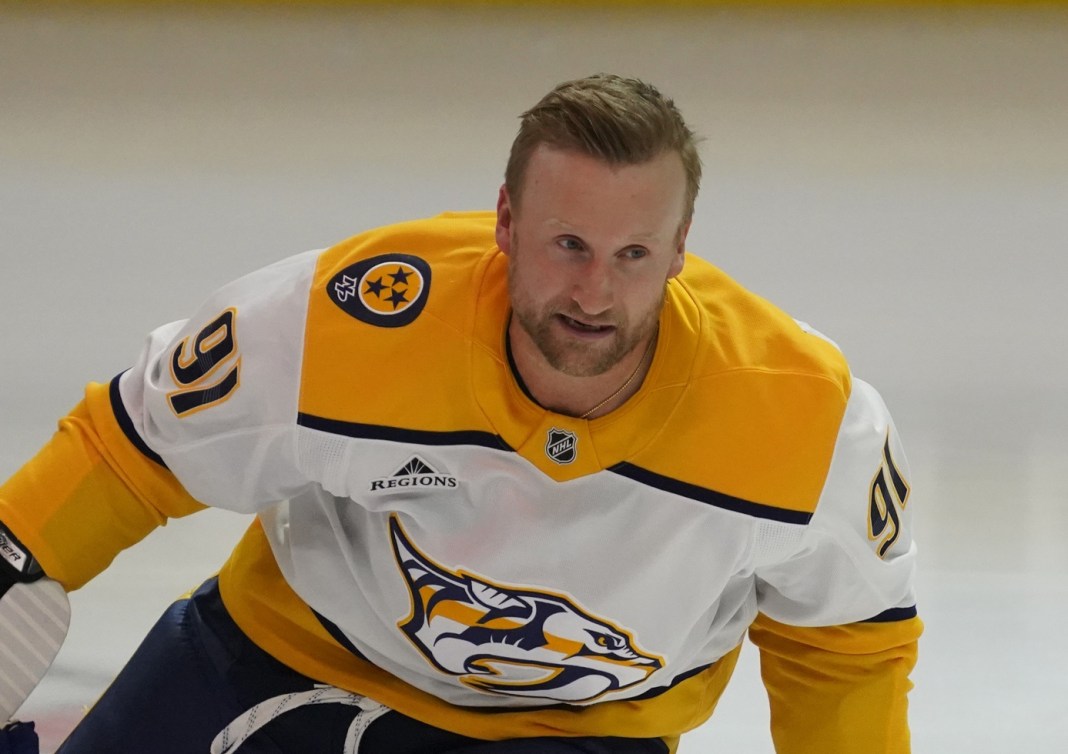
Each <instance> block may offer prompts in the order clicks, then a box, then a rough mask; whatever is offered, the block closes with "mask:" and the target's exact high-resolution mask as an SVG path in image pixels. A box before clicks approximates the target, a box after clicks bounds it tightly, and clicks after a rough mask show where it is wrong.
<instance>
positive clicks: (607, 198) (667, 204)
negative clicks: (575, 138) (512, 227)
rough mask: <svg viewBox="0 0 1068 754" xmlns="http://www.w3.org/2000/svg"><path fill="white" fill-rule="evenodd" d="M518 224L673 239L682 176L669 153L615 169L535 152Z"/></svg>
mask: <svg viewBox="0 0 1068 754" xmlns="http://www.w3.org/2000/svg"><path fill="white" fill-rule="evenodd" d="M521 204H522V207H521V209H520V208H518V207H517V208H516V209H517V210H519V211H517V213H516V215H517V220H519V219H521V218H523V219H526V220H528V221H529V222H532V223H538V224H544V225H546V226H556V227H560V228H564V229H567V228H574V229H581V228H587V227H592V228H605V229H607V228H616V229H617V230H624V229H626V230H628V231H630V232H631V234H645V235H650V236H653V235H655V236H659V235H661V234H663V233H665V232H668V233H672V234H673V233H674V232H675V231H676V229H678V228H679V227H680V225H681V223H682V219H683V215H684V210H685V204H686V171H685V168H684V167H683V164H682V158H681V157H680V156H679V155H678V154H677V153H676V152H673V151H666V152H662V153H660V154H659V155H657V156H656V157H653V158H652V159H650V160H647V161H645V162H640V163H636V164H624V165H616V164H610V163H608V162H605V161H604V160H601V159H598V158H596V157H591V156H590V155H587V154H583V153H581V152H576V151H572V150H562V149H556V148H553V147H550V146H547V145H541V146H539V147H538V148H537V149H536V150H535V151H534V152H533V153H532V155H531V158H530V162H529V164H528V166H527V171H526V175H525V177H524V179H523V185H522V199H521Z"/></svg>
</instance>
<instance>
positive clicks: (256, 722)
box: [211, 686, 389, 754]
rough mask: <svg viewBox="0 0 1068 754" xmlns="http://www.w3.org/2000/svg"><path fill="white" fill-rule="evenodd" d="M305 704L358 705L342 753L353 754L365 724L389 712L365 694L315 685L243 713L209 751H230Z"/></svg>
mask: <svg viewBox="0 0 1068 754" xmlns="http://www.w3.org/2000/svg"><path fill="white" fill-rule="evenodd" d="M307 704H347V705H349V706H350V707H359V708H360V711H359V712H357V713H356V717H355V718H353V720H352V724H351V725H350V726H349V730H348V733H347V734H346V735H345V748H344V752H343V754H356V752H357V751H358V749H359V748H360V739H362V738H363V734H364V733H365V732H366V731H367V728H368V726H369V725H370V724H371V723H373V722H374V721H375V720H377V719H378V718H380V717H381V716H382V715H384V714H385V713H387V712H389V707H387V706H385V705H384V704H379V703H378V702H376V701H373V700H371V699H368V698H367V697H365V696H360V695H359V694H353V693H350V692H348V691H342V690H341V689H339V688H335V687H333V686H316V687H315V688H313V689H311V690H310V691H301V692H298V693H294V694H283V695H281V696H276V697H273V698H271V699H266V700H264V701H262V702H260V703H259V704H257V705H256V706H255V707H252V708H251V709H249V710H247V711H246V712H244V713H242V714H241V715H239V716H238V717H236V718H235V719H234V720H233V721H232V722H231V723H230V724H229V725H227V726H226V727H225V728H223V729H222V730H221V731H220V732H219V735H217V736H215V740H214V741H212V742H211V754H232V752H235V751H237V750H238V748H240V746H241V744H243V743H245V741H246V740H248V738H249V737H250V736H251V735H252V734H253V733H255V732H256V731H258V730H259V729H260V728H262V727H263V726H265V725H267V724H268V723H269V722H271V721H272V720H274V719H275V718H277V717H279V716H280V715H283V714H285V713H286V712H289V711H290V710H295V709H297V708H298V707H303V706H305V705H307Z"/></svg>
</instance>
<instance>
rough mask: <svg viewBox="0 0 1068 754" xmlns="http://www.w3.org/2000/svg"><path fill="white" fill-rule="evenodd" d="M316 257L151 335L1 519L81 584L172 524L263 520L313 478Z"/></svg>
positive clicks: (295, 261) (82, 407)
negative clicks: (310, 358) (194, 516)
mask: <svg viewBox="0 0 1068 754" xmlns="http://www.w3.org/2000/svg"><path fill="white" fill-rule="evenodd" d="M316 258H317V254H316V253H315V252H308V253H306V254H302V255H299V256H296V257H292V258H290V259H287V260H284V261H282V262H279V263H277V264H275V265H271V266H270V267H266V268H264V269H262V270H260V271H258V272H255V273H252V274H251V275H248V276H246V277H244V278H241V279H239V280H237V281H235V282H234V283H231V284H229V285H227V286H225V287H223V288H221V289H220V290H219V291H217V292H216V293H214V294H213V295H212V296H211V297H210V298H209V299H208V301H207V302H206V303H205V304H204V305H203V306H202V307H201V308H200V309H199V311H197V312H196V313H195V314H194V315H193V316H192V317H191V318H190V319H188V320H185V321H182V322H176V323H172V324H170V325H165V326H163V327H161V328H158V329H157V330H155V331H153V332H152V333H151V334H150V335H149V337H148V338H147V339H146V341H145V344H144V347H143V348H142V350H141V353H140V355H139V357H138V358H137V360H136V362H135V364H134V366H133V367H131V368H130V369H128V370H127V371H125V372H124V373H122V374H121V375H119V376H118V377H116V378H115V379H113V380H112V381H111V382H110V383H109V384H97V383H93V384H90V385H89V386H88V387H87V389H86V391H85V397H84V399H83V400H82V401H81V402H80V403H78V405H77V406H75V407H74V409H73V410H72V411H71V412H70V413H69V414H68V415H67V416H66V417H64V418H63V419H62V420H61V421H60V423H59V428H58V431H57V432H56V433H55V435H54V436H53V437H52V439H51V440H50V441H49V442H48V443H47V444H46V445H45V446H44V447H43V448H42V449H41V450H40V451H39V452H38V453H37V455H36V456H35V457H34V458H33V459H31V460H30V461H29V462H28V463H26V464H25V465H24V466H23V467H22V468H21V469H20V470H19V471H17V472H16V473H15V475H14V476H13V477H12V478H11V479H9V480H8V481H7V482H6V483H5V484H4V485H3V486H0V521H3V523H4V524H5V525H7V526H8V527H9V528H10V529H11V531H12V532H13V533H14V534H15V536H16V537H18V538H19V540H20V541H21V542H23V543H24V544H25V546H26V547H27V548H28V549H29V551H30V552H31V553H32V554H33V556H34V557H35V558H36V559H37V560H38V561H39V562H40V564H41V566H42V567H43V569H44V571H45V573H46V574H48V575H49V576H50V577H51V578H53V579H55V580H56V581H58V582H60V583H61V584H62V585H63V587H64V588H65V589H67V590H68V591H70V590H72V589H76V588H78V587H80V586H82V585H83V584H85V583H86V582H87V581H88V580H89V579H91V578H92V577H93V576H95V575H96V574H97V573H99V572H100V571H102V570H103V569H104V568H106V567H107V565H108V564H109V563H110V562H111V561H112V560H113V559H114V557H115V555H117V554H118V553H119V552H120V551H122V550H123V549H125V548H127V547H129V546H131V545H133V544H134V543H136V542H138V541H140V540H141V539H142V538H144V537H145V536H146V535H147V534H148V533H149V532H151V531H152V530H153V529H154V528H156V527H157V526H160V525H163V524H164V523H165V522H166V520H167V519H168V518H173V517H179V516H184V515H188V514H190V513H193V512H195V511H197V510H201V509H202V508H204V507H205V506H215V507H221V508H226V509H230V510H235V511H241V512H254V511H257V510H260V509H262V508H264V507H266V506H267V505H269V504H271V503H273V502H275V501H277V500H280V499H283V498H285V497H287V496H288V494H289V493H291V492H292V491H293V490H295V489H296V488H298V487H299V486H300V485H301V484H302V483H303V479H302V477H301V475H300V473H299V471H298V469H297V458H296V452H295V442H294V440H293V434H294V432H295V418H296V411H297V396H298V393H299V382H300V362H301V353H302V344H303V334H304V324H305V313H306V310H307V299H308V290H309V286H310V280H311V276H312V273H313V270H314V265H315V260H316Z"/></svg>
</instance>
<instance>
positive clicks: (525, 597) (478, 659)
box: [389, 516, 664, 703]
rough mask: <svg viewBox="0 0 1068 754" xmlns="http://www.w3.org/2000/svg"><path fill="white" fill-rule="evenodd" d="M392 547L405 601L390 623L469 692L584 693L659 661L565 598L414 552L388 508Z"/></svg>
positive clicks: (634, 678)
mask: <svg viewBox="0 0 1068 754" xmlns="http://www.w3.org/2000/svg"><path fill="white" fill-rule="evenodd" d="M389 528H390V535H391V539H392V543H393V550H394V553H395V554H396V558H397V564H398V566H399V567H400V570H401V573H402V575H403V576H404V580H405V582H406V583H407V585H408V591H409V593H410V596H411V600H412V608H411V614H410V615H409V616H408V617H407V618H405V619H404V620H402V621H400V622H398V624H397V626H398V628H400V630H401V631H403V632H404V634H405V636H407V637H408V639H409V641H411V642H412V644H413V645H415V647H416V649H418V650H419V652H420V653H421V654H422V655H423V656H424V657H425V658H426V660H427V661H428V662H429V663H430V664H431V665H433V666H434V667H436V668H437V669H438V670H440V671H442V672H443V673H447V674H449V675H452V676H456V677H457V678H459V680H460V681H461V682H462V683H463V684H465V685H466V686H469V687H470V688H473V689H476V690H478V691H483V692H486V693H492V694H504V695H508V696H519V697H526V698H540V699H550V700H553V701H557V702H568V703H578V702H590V701H593V700H594V699H596V698H598V697H600V696H601V695H603V694H606V693H608V692H611V691H618V690H620V689H625V688H627V687H629V686H633V685H634V684H636V683H641V682H642V681H644V680H645V679H647V678H648V677H649V676H650V675H652V674H653V673H654V672H655V671H657V670H659V669H660V668H662V667H663V666H664V661H663V658H661V657H657V656H655V655H651V654H647V653H645V652H643V651H641V650H640V649H639V648H638V646H637V644H636V643H635V641H634V639H633V637H632V636H631V634H630V633H629V632H628V631H626V630H623V629H620V628H618V627H617V626H615V625H613V624H612V623H610V622H609V621H606V620H604V619H602V618H598V617H596V616H594V615H591V614H590V613H588V612H586V611H585V610H583V609H582V608H580V607H579V606H577V605H576V604H575V603H574V602H572V601H571V600H569V599H567V598H565V597H561V596H558V595H555V594H551V593H548V592H543V591H535V590H532V589H527V588H522V587H513V586H507V585H502V584H494V583H491V582H489V581H487V580H485V579H482V578H480V577H478V576H475V575H473V574H470V573H466V572H465V571H462V570H458V571H450V570H448V569H446V568H444V567H442V566H440V565H438V564H437V563H435V562H434V561H432V560H431V559H430V558H428V557H427V556H425V555H423V554H422V553H421V552H419V551H418V550H417V549H416V548H415V546H414V545H413V544H412V543H411V541H410V540H409V539H408V537H407V535H406V534H405V532H404V530H403V529H402V528H401V525H400V522H399V521H398V520H397V517H396V516H392V517H391V518H390V522H389Z"/></svg>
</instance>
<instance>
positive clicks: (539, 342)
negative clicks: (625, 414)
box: [508, 275, 665, 377]
mask: <svg viewBox="0 0 1068 754" xmlns="http://www.w3.org/2000/svg"><path fill="white" fill-rule="evenodd" d="M508 290H509V294H510V296H511V301H512V316H513V317H515V319H516V321H517V322H518V323H519V326H520V327H522V328H523V331H524V332H526V333H527V335H528V336H530V339H531V340H532V341H533V343H534V345H535V346H536V347H537V349H538V350H539V351H540V352H541V354H542V356H544V357H545V360H546V361H547V362H549V365H550V366H552V367H553V368H554V369H556V370H557V371H560V372H563V373H564V374H566V375H568V376H570V377H596V376H597V375H600V374H604V373H605V372H607V371H608V370H610V369H611V368H612V367H614V366H615V365H616V364H618V363H619V362H620V361H622V360H623V358H625V357H626V355H627V354H629V353H630V352H631V351H633V350H634V349H635V348H636V347H637V346H638V345H639V344H641V343H643V342H646V340H647V339H648V338H652V337H653V336H654V335H655V334H656V330H657V327H658V325H659V322H660V310H661V308H662V307H663V304H664V296H665V293H664V292H661V294H660V296H659V298H658V300H657V301H656V302H655V304H654V305H653V306H651V307H650V308H649V309H648V310H646V311H645V312H643V313H642V314H641V316H640V317H639V318H638V320H637V321H636V322H633V323H632V322H630V321H628V320H627V318H626V317H625V316H623V315H620V314H615V313H613V312H609V313H608V314H602V315H598V316H597V317H596V318H591V317H589V316H588V315H586V314H584V313H583V312H582V311H581V310H580V309H578V307H576V306H575V304H574V302H573V301H571V300H570V299H568V298H566V297H561V298H558V299H554V300H552V301H548V302H546V303H544V304H542V305H540V306H539V305H538V304H536V303H535V302H533V301H531V300H530V299H529V298H528V297H527V295H526V294H525V292H524V291H523V290H522V285H521V284H520V283H519V282H518V281H517V279H516V276H514V275H509V278H508ZM561 316H563V317H569V318H571V319H575V320H578V321H579V322H585V323H587V324H591V325H598V326H602V327H603V326H610V327H612V328H613V331H612V335H611V336H609V337H605V338H602V339H601V340H600V341H598V342H589V341H586V340H583V339H581V338H579V337H569V336H568V335H567V332H566V328H567V325H566V323H565V322H563V321H562V320H561Z"/></svg>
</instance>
